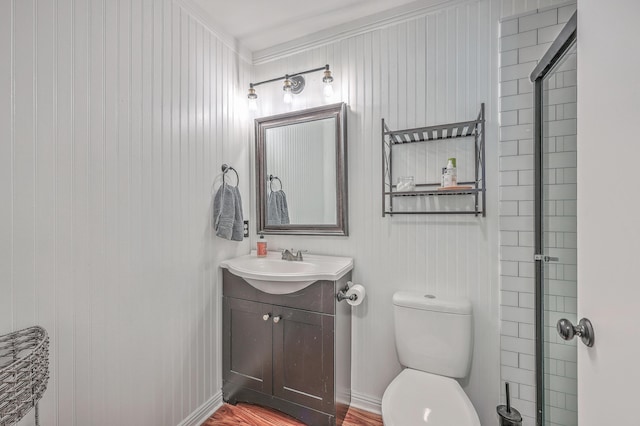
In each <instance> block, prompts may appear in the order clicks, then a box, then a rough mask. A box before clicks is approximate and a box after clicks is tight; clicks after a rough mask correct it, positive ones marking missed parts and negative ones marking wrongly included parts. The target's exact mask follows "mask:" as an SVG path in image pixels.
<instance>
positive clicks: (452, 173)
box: [442, 157, 458, 188]
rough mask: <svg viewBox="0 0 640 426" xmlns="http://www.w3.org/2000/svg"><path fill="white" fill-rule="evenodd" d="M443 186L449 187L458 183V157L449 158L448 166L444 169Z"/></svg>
mask: <svg viewBox="0 0 640 426" xmlns="http://www.w3.org/2000/svg"><path fill="white" fill-rule="evenodd" d="M442 181H443V185H442V186H443V187H445V188H449V187H452V186H457V185H458V173H457V171H456V159H455V158H453V157H452V158H449V160H448V162H447V167H446V168H445V170H444V178H443V179H442Z"/></svg>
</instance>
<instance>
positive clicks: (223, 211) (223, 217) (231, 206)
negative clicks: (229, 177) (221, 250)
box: [213, 182, 242, 240]
mask: <svg viewBox="0 0 640 426" xmlns="http://www.w3.org/2000/svg"><path fill="white" fill-rule="evenodd" d="M235 198H236V197H235V196H234V191H233V187H231V186H229V185H227V184H226V183H224V182H223V183H222V185H221V186H220V188H218V192H216V195H215V196H214V198H213V229H215V230H216V235H217V236H218V237H220V238H224V239H227V240H230V239H231V237H232V235H233V223H234V221H235V214H236V212H235V210H236V206H235ZM241 214H242V213H241Z"/></svg>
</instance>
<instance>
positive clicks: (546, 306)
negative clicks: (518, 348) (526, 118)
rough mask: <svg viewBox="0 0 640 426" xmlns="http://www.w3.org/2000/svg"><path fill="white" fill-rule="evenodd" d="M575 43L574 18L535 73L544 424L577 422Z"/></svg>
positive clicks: (570, 425) (538, 353)
mask: <svg viewBox="0 0 640 426" xmlns="http://www.w3.org/2000/svg"><path fill="white" fill-rule="evenodd" d="M576 43H577V19H576V15H575V14H574V16H573V17H572V18H571V19H570V20H569V22H568V23H567V24H566V26H565V27H564V28H563V30H562V31H561V33H560V35H559V36H558V38H557V39H556V40H555V41H554V42H553V44H552V45H551V47H550V48H549V50H548V51H547V53H546V54H545V55H544V56H543V58H542V59H541V60H540V62H539V63H538V66H537V67H536V69H535V70H534V71H533V73H532V74H531V80H532V81H533V82H534V83H535V88H534V90H535V121H534V123H535V125H534V131H535V212H536V214H535V222H536V223H535V253H536V255H535V261H536V262H535V270H536V278H535V279H536V363H537V365H536V368H537V383H536V386H537V387H536V389H537V390H536V392H537V395H536V400H537V407H536V408H537V424H538V425H539V426H542V425H544V426H576V425H577V424H578V403H577V363H576V359H577V348H576V344H577V341H579V339H573V340H568V341H567V340H564V339H563V338H562V337H561V336H560V335H559V334H558V332H557V331H556V326H557V323H558V321H559V320H561V319H566V320H568V321H570V322H571V323H572V324H576V322H577V318H576V315H577V279H578V277H577V229H576V213H577V212H576V188H577V187H576V171H577V169H576V162H577V156H576V154H577V137H576V133H577V132H576V128H577V127H576V126H577V122H576V116H577V114H576V106H577V102H576V101H577V78H576V77H577V76H576V74H577V57H576ZM563 324H568V322H564V323H563ZM567 330H568V331H567V332H570V331H573V330H574V329H573V327H570V328H567ZM565 337H568V336H565Z"/></svg>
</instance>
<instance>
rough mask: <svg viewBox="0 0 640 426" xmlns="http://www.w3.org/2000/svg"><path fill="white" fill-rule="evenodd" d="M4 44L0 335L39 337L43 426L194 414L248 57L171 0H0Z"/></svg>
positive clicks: (210, 362) (206, 371) (201, 394)
mask: <svg viewBox="0 0 640 426" xmlns="http://www.w3.org/2000/svg"><path fill="white" fill-rule="evenodd" d="M0 56H1V57H2V58H3V59H2V61H0V334H3V333H7V332H10V331H12V330H16V329H21V328H24V327H28V326H31V325H33V324H40V325H42V326H44V327H45V328H46V329H47V331H48V332H49V336H50V338H51V350H50V357H51V358H50V367H51V378H50V380H49V386H48V389H47V391H46V393H45V395H44V398H43V400H42V403H41V412H40V413H41V419H40V421H41V424H46V425H57V426H72V425H77V426H86V425H105V426H108V425H136V426H137V425H176V424H179V423H181V422H183V420H185V419H187V418H189V416H190V415H192V413H194V412H198V409H199V410H200V411H201V412H202V414H206V413H205V411H206V410H207V409H209V410H210V409H211V408H212V407H211V405H213V404H215V402H216V401H215V399H213V398H214V397H215V396H216V395H219V390H220V385H221V376H220V373H219V369H220V364H221V360H220V357H219V349H220V348H219V342H220V336H219V335H218V333H219V331H218V328H219V327H218V326H219V321H218V318H219V317H220V311H219V307H220V297H219V295H218V286H217V285H218V275H217V274H218V267H217V264H218V262H219V260H221V259H222V258H227V257H232V256H235V255H236V254H241V253H245V252H247V251H248V249H249V246H248V243H247V242H245V243H241V244H238V243H232V242H226V241H223V240H220V239H219V238H216V237H215V236H214V235H213V233H212V231H211V228H210V226H209V223H210V214H211V206H210V200H211V197H210V191H211V185H212V182H213V181H214V178H215V177H216V176H217V175H218V174H219V168H220V165H221V163H223V162H228V163H229V164H231V165H233V166H234V167H236V168H237V169H238V172H239V173H240V185H241V189H242V191H243V194H246V196H247V199H248V191H249V185H250V183H249V178H248V177H249V170H248V167H249V152H248V147H247V144H246V143H243V141H244V142H246V140H247V138H248V131H249V129H248V126H247V117H246V113H247V112H246V110H247V108H246V103H245V102H241V103H240V104H239V105H236V102H237V101H238V99H242V98H243V97H242V96H240V95H239V94H238V93H239V92H240V93H244V92H245V87H246V85H247V82H248V80H249V79H248V75H249V74H248V73H249V71H250V68H249V65H248V64H247V63H246V62H244V61H243V60H242V59H240V55H239V54H238V53H236V51H235V50H234V49H233V48H231V47H229V45H227V44H225V42H224V39H223V38H220V37H217V36H216V35H215V34H214V33H212V32H211V31H210V30H209V29H208V28H207V27H206V26H205V25H203V24H202V23H201V22H199V21H198V20H197V19H195V18H194V17H193V16H192V15H190V14H189V13H188V12H187V11H186V10H185V9H184V8H182V7H181V6H180V5H179V4H178V3H176V2H172V1H170V0H118V1H116V0H113V1H112V0H87V1H84V0H56V1H35V0H34V1H28V0H3V1H1V2H0ZM242 100H243V101H244V99H242ZM248 206H249V204H248V201H245V211H246V212H247V214H248ZM212 401H213V402H212ZM21 424H22V425H32V424H33V415H32V414H30V415H29V416H28V419H25V421H24V422H22V423H21Z"/></svg>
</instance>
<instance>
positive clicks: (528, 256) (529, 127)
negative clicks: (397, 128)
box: [499, 3, 577, 426]
mask: <svg viewBox="0 0 640 426" xmlns="http://www.w3.org/2000/svg"><path fill="white" fill-rule="evenodd" d="M575 10H576V5H575V3H573V4H565V5H563V6H561V7H557V8H545V9H543V10H539V11H535V12H532V13H529V14H526V15H524V16H519V17H514V18H513V19H508V18H507V19H505V20H503V21H502V22H501V26H500V36H501V38H500V61H501V62H500V126H501V127H500V151H499V152H500V275H501V302H500V305H501V309H500V314H501V343H500V349H501V351H500V354H501V362H500V364H501V369H500V370H501V380H502V383H503V388H504V382H509V383H510V384H511V393H512V403H513V405H514V406H515V407H516V408H517V409H518V410H519V411H520V412H521V413H522V415H523V425H524V426H534V425H535V424H536V423H535V414H536V406H535V405H536V404H535V401H536V390H535V386H536V381H535V369H536V368H535V326H534V324H535V320H534V318H535V317H534V313H535V309H534V308H535V306H534V303H535V302H534V294H535V291H534V285H535V284H534V264H533V251H534V249H533V246H534V234H533V231H534V203H533V199H534V192H533V190H534V173H533V168H534V156H533V148H534V145H533V105H534V98H533V85H532V83H531V82H530V80H529V75H530V74H531V72H532V71H533V69H534V68H535V66H536V65H537V63H538V60H539V59H540V58H541V57H542V56H543V55H544V53H545V52H546V51H547V49H548V48H549V46H550V45H551V42H553V40H554V39H555V38H556V37H557V35H558V34H559V33H560V30H561V29H562V27H563V26H564V24H565V23H566V22H567V21H568V20H569V18H570V17H571V15H572V13H573V12H574V11H575ZM575 77H576V68H575V60H569V61H567V62H566V63H565V64H564V65H563V68H562V69H561V70H559V72H558V73H557V74H556V76H555V77H554V78H552V79H551V81H550V82H549V86H550V87H549V89H550V90H549V96H548V102H547V105H548V108H547V109H548V112H547V114H546V116H545V119H546V120H547V121H548V123H547V124H548V135H547V136H548V138H547V143H548V146H547V149H548V152H549V155H548V157H546V158H547V163H546V164H547V168H548V170H547V172H546V175H545V179H546V183H547V186H546V193H547V194H548V201H547V202H546V204H545V206H546V209H547V213H548V214H549V216H550V217H549V221H548V222H549V223H548V229H547V231H548V232H547V233H546V234H545V242H546V245H547V246H548V247H549V255H551V256H559V257H561V258H562V261H563V262H564V263H562V264H554V265H551V266H550V267H549V268H548V271H547V274H548V278H549V290H548V294H547V295H546V297H545V304H546V307H547V310H548V313H547V318H546V321H547V324H549V327H548V329H547V332H546V336H547V337H546V341H547V351H546V354H545V357H546V359H545V362H546V365H547V370H548V371H546V374H547V375H546V383H547V385H546V387H547V389H546V391H545V397H546V401H547V404H548V406H549V407H548V410H547V422H548V423H547V424H549V425H551V426H560V425H562V426H569V425H576V424H577V398H576V391H575V389H576V383H575V380H576V362H575V360H576V351H575V347H574V346H575V342H573V343H571V344H566V343H564V342H563V341H562V340H561V339H559V337H557V334H556V332H555V329H554V328H553V327H551V325H553V324H555V321H557V320H558V319H560V318H562V317H567V318H569V319H571V320H572V321H575V316H576V282H575V279H576V250H575V248H576V234H575V232H569V233H567V232H566V229H567V227H569V229H575V213H576V209H575V206H576V201H575V193H576V187H575V183H576V180H575V177H576V152H575V150H576V136H575V135H576V120H575V118H576V78H575ZM561 342H562V343H561Z"/></svg>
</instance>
